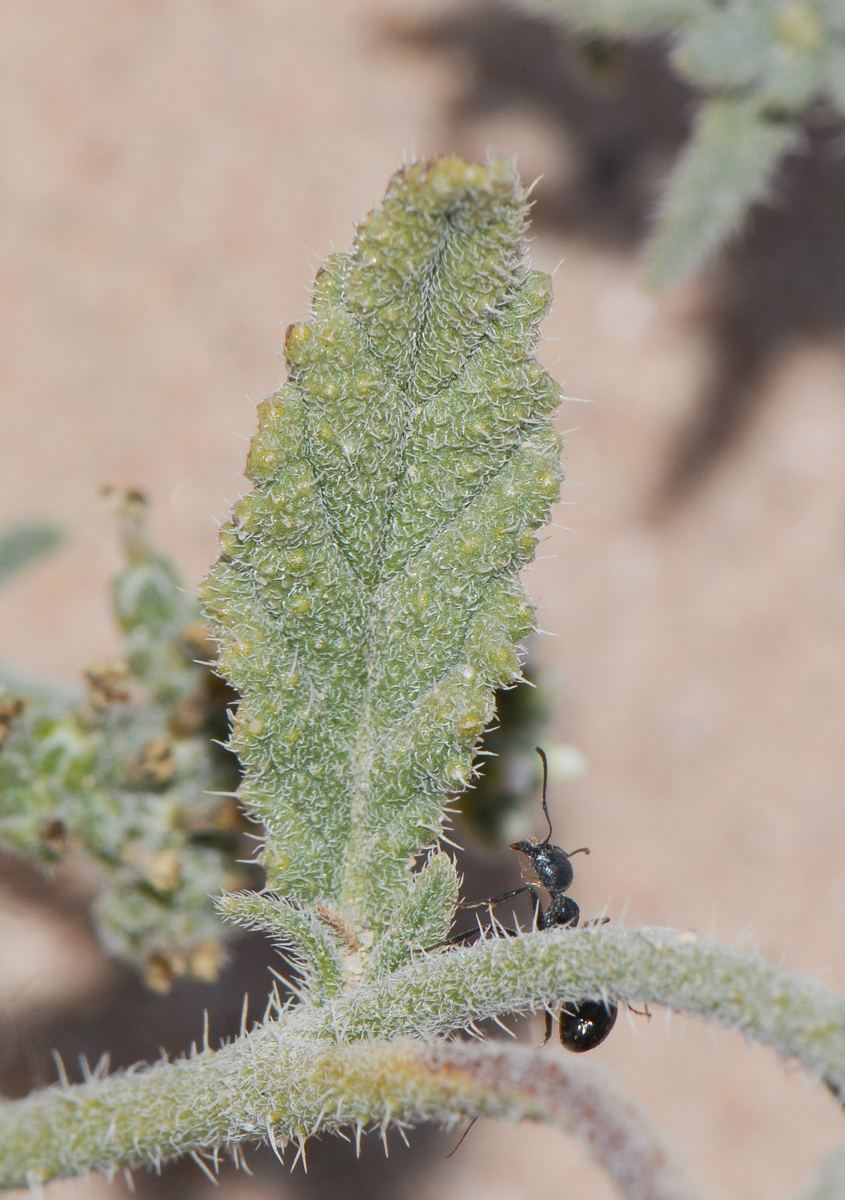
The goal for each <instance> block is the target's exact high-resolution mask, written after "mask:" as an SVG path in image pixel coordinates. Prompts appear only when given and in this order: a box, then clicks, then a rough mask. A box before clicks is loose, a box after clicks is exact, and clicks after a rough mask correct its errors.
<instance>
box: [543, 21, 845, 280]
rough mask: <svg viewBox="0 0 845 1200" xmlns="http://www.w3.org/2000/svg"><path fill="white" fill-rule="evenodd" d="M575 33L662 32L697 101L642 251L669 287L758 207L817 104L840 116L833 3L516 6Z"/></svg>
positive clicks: (843, 62) (844, 55)
mask: <svg viewBox="0 0 845 1200" xmlns="http://www.w3.org/2000/svg"><path fill="white" fill-rule="evenodd" d="M523 3H524V4H526V5H527V6H529V7H531V8H534V9H538V8H539V9H540V10H542V11H544V12H550V13H552V14H554V15H555V16H557V17H559V18H560V19H561V20H562V21H564V22H565V23H566V24H568V25H570V26H571V27H573V28H575V29H576V30H577V31H579V32H581V33H585V34H588V35H600V36H604V37H616V38H622V37H641V36H647V35H653V34H661V33H662V34H667V35H668V36H669V37H670V38H671V40H672V51H671V54H670V61H671V63H672V65H673V67H674V69H675V70H676V71H677V73H678V75H679V76H680V77H681V78H682V79H683V80H685V81H686V82H687V83H689V84H690V85H691V86H692V87H693V88H695V89H696V91H697V92H698V93H699V94H700V96H701V103H700V106H699V111H698V114H697V117H696V121H695V123H694V128H693V133H692V137H691V139H690V142H689V144H688V145H687V146H686V148H685V150H684V151H683V153H682V154H681V157H680V159H679V161H678V163H677V164H676V166H675V169H674V171H673V173H672V174H671V176H670V178H669V180H668V182H667V184H666V188H665V191H664V194H663V196H662V198H661V201H660V203H659V206H658V213H657V221H656V225H655V228H654V231H653V233H652V236H651V239H650V242H649V244H648V246H647V248H646V253H647V257H648V260H649V264H650V270H651V276H652V279H653V280H654V282H655V283H657V284H659V285H663V284H667V283H670V282H672V281H673V280H675V279H677V278H678V277H680V276H681V275H683V274H685V273H686V272H688V271H691V270H693V269H694V268H695V267H697V266H698V265H699V264H700V263H701V262H703V261H704V260H705V259H706V258H707V257H708V256H709V255H710V254H712V252H713V251H714V250H716V249H717V248H718V247H719V246H720V245H722V244H723V243H724V242H725V241H726V240H727V239H728V238H730V237H731V236H732V235H733V234H734V233H735V232H736V231H737V229H738V228H739V227H740V226H741V224H742V221H743V218H744V216H745V215H746V213H747V210H748V208H749V206H750V205H751V204H752V203H754V202H755V201H759V200H764V199H766V198H767V197H768V196H769V194H770V192H771V188H772V180H773V176H774V170H775V167H776V165H777V163H778V161H779V159H780V158H781V157H782V155H783V154H784V152H786V151H787V150H789V149H791V148H795V147H798V146H800V137H801V118H802V116H803V114H804V113H805V112H806V110H807V108H808V106H809V105H810V104H811V103H812V102H813V101H816V100H825V101H827V102H828V103H829V104H831V105H833V106H834V107H836V108H837V109H838V110H839V112H840V113H845V6H843V5H842V3H841V0H725V2H721V0H523Z"/></svg>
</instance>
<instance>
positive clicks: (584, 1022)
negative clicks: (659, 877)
mask: <svg viewBox="0 0 845 1200" xmlns="http://www.w3.org/2000/svg"><path fill="white" fill-rule="evenodd" d="M535 749H536V751H537V753H538V754H539V755H540V759H541V761H542V763H543V813H544V814H545V817H546V822H547V824H548V826H549V832H548V833H547V834H546V836H545V837H544V838H543V840H542V842H538V841H537V839H536V838H526V839H523V840H522V841H519V842H512V843H511V850H517V851H518V852H519V853H520V854H522V855H523V856H524V857H525V859H526V860H527V863H526V866H527V867H528V869H529V870H530V872H531V875H530V876H528V875H525V874H523V878H525V879H526V883H525V884H523V886H522V887H518V888H514V889H513V890H512V891H510V892H504V893H503V894H502V895H501V896H494V897H493V898H492V899H491V900H484V901H482V902H481V903H480V904H478V903H476V904H470V905H466V906H464V907H467V908H479V907H481V906H482V905H491V904H499V903H500V902H501V901H503V900H510V899H511V898H512V897H514V896H520V895H522V894H523V892H528V893H529V895H530V896H531V899H532V901H533V903H534V920H535V923H536V926H537V928H538V929H556V928H557V929H561V928H562V929H574V928H575V927H576V926H577V924H578V922H579V921H580V919H581V910H580V908H579V907H578V905H577V904H576V903H575V901H574V900H573V899H572V897H571V896H567V895H566V892H567V891H568V890H569V888H570V887H571V885H572V881H573V879H574V878H575V872H574V871H573V869H572V863H571V862H570V861H569V860H570V859H571V858H573V857H574V856H575V855H576V854H589V853H590V851H589V849H588V848H587V847H586V846H580V847H579V848H578V849H577V850H569V851H566V850H564V849H563V848H562V847H561V846H555V845H554V843H553V842H552V821H551V817H550V816H549V807H548V803H547V800H546V792H547V789H548V782H549V763H548V759H547V758H546V754H545V751H543V750H541V749H540V747H539V746H536V747H535ZM534 884H539V885H540V886H541V887H542V888H545V890H546V891H547V892H548V895H549V903H548V906H547V907H546V908H545V909H544V908H543V905H542V902H541V900H540V895H539V893H538V892H537V890H536V888H535V887H534V886H533V885H534ZM504 932H506V933H511V932H512V931H511V930H505V931H504ZM471 933H474V931H468V932H467V933H463V934H457V935H455V936H454V937H453V938H450V939H449V941H451V942H457V941H463V940H464V939H465V938H466V937H468V936H470V935H471ZM618 1013H619V1009H618V1007H617V1006H616V1005H615V1004H613V1003H612V1002H611V1001H610V1000H579V1001H577V1002H575V1001H567V1002H565V1003H564V1004H563V1005H562V1006H561V1009H560V1015H559V1018H558V1024H559V1030H560V1040H561V1044H562V1045H563V1046H564V1047H565V1048H566V1049H567V1050H571V1051H572V1052H573V1053H575V1054H583V1053H584V1052H585V1051H586V1050H592V1049H594V1047H596V1046H599V1045H601V1043H602V1042H603V1041H604V1039H605V1038H606V1037H607V1035H608V1034H609V1033H610V1031H611V1029H612V1028H613V1026H614V1025H615V1023H616V1017H617V1015H618ZM553 1022H554V1016H553V1014H552V1012H551V1011H550V1010H549V1009H546V1035H545V1037H544V1038H543V1045H544V1046H545V1044H546V1042H547V1041H548V1040H549V1038H550V1037H551V1035H552V1029H553V1027H554V1026H553Z"/></svg>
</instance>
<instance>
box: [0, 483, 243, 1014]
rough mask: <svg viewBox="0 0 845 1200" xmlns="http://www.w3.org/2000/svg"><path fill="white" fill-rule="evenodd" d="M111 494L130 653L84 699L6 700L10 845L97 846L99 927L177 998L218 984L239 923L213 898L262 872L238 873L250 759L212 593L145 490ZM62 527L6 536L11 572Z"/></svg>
mask: <svg viewBox="0 0 845 1200" xmlns="http://www.w3.org/2000/svg"><path fill="white" fill-rule="evenodd" d="M107 498H108V500H109V502H110V505H111V507H113V508H114V510H115V512H116V514H117V517H118V520H119V524H120V531H121V541H122V545H123V550H124V554H125V557H126V566H125V567H124V569H123V570H122V571H121V572H120V574H119V575H118V576H117V577H116V579H115V580H114V583H113V585H112V603H113V607H114V614H115V618H116V620H117V623H118V625H119V627H120V629H121V632H122V633H123V635H124V639H125V655H124V657H123V658H120V659H110V660H107V661H104V662H99V663H96V664H94V665H92V666H90V667H89V668H88V669H87V670H86V672H85V692H84V695H83V697H82V699H81V701H80V702H79V703H78V704H76V705H73V706H72V707H68V706H66V705H64V704H62V703H61V702H60V701H53V702H52V703H50V702H49V701H47V702H45V701H42V700H39V699H38V698H37V697H31V698H27V697H25V696H22V695H20V694H19V693H12V692H10V691H9V692H7V693H6V698H5V699H4V700H3V703H2V707H0V721H2V735H3V745H2V751H0V842H2V844H3V845H4V846H5V847H6V848H8V849H9V850H11V851H13V852H16V853H18V854H20V855H24V856H26V857H28V858H30V859H31V860H34V861H36V862H39V863H41V864H43V865H45V866H47V865H50V864H54V863H56V862H58V861H59V860H61V859H62V858H64V857H65V856H66V855H67V854H68V853H71V852H74V851H76V852H82V853H84V854H85V855H87V856H88V857H89V858H90V859H91V860H92V861H93V863H95V864H96V866H97V867H98V868H99V870H100V872H101V873H102V876H103V881H102V887H101V888H100V890H99V895H98V897H97V901H96V905H95V920H96V925H97V929H98V932H99V934H100V937H101V938H102V940H103V943H104V945H105V947H106V949H107V950H108V951H109V952H110V953H112V954H114V955H116V956H118V957H120V958H125V959H126V960H128V961H129V962H132V963H135V964H136V965H137V966H138V967H139V968H140V969H141V971H142V972H143V975H144V979H145V981H146V983H147V986H148V987H151V988H152V989H153V990H156V991H164V992H166V991H169V990H170V988H171V986H172V984H173V980H174V979H175V978H177V977H178V976H180V975H185V974H189V975H192V976H194V977H195V978H197V979H202V980H205V981H206V982H213V981H214V980H215V979H216V978H217V976H218V974H219V971H220V967H221V965H222V963H223V961H224V956H225V952H224V948H223V941H224V927H223V925H222V922H221V921H220V920H219V918H218V917H217V916H216V914H215V912H214V909H213V897H214V896H215V895H218V894H219V893H220V891H221V890H223V888H224V887H225V888H229V889H231V888H238V887H241V886H245V885H246V883H248V881H249V874H248V872H247V871H246V870H245V869H244V868H243V867H240V866H238V859H239V858H243V857H244V845H243V832H244V828H245V819H244V817H243V815H242V814H241V812H240V810H239V808H238V805H237V803H236V801H235V799H234V796H233V792H234V789H235V788H236V787H237V782H238V769H237V761H236V759H235V758H234V756H233V755H231V754H230V753H229V752H228V751H227V750H225V749H224V748H223V746H222V745H221V742H222V741H223V740H225V739H226V737H227V732H228V726H227V717H226V708H227V705H228V704H231V703H232V700H233V696H232V694H231V692H229V691H228V689H227V688H226V685H225V684H224V683H223V681H222V680H220V679H219V678H218V677H217V676H216V675H215V674H214V673H213V671H212V670H211V669H210V668H211V667H212V666H213V656H214V654H215V646H214V644H213V643H212V642H210V641H209V640H208V635H207V633H206V630H205V626H204V625H203V624H202V622H201V620H200V616H199V609H198V607H197V604H196V602H195V601H194V600H192V599H190V598H189V597H188V596H187V595H186V593H185V591H184V588H183V587H182V586H181V583H180V580H179V576H178V574H177V573H176V571H175V569H174V567H173V566H172V564H171V563H170V562H169V560H168V559H167V558H165V557H164V556H162V555H160V554H157V553H156V552H155V550H154V549H153V548H152V546H151V545H150V543H149V541H148V537H147V530H146V523H145V503H146V502H145V500H144V498H143V496H141V495H140V493H138V492H127V493H124V494H120V493H116V492H113V491H112V492H109V493H108V494H107ZM48 534H50V530H49V527H46V526H45V527H19V528H17V529H15V530H12V531H11V532H10V533H8V534H6V536H5V538H4V539H3V540H2V541H0V571H2V569H3V567H4V565H5V564H6V563H7V562H8V563H9V564H10V565H9V566H8V567H7V573H8V572H11V571H12V570H14V569H15V567H16V566H23V565H24V563H25V562H26V561H28V560H31V559H32V558H34V557H36V555H38V554H41V553H44V552H45V551H46V550H47V549H49V548H52V547H53V546H54V545H55V544H56V542H57V540H58V539H57V535H56V534H55V533H53V534H52V536H48ZM4 555H5V557H4ZM197 659H204V660H205V661H204V662H203V661H197Z"/></svg>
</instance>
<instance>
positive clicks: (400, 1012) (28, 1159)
mask: <svg viewBox="0 0 845 1200" xmlns="http://www.w3.org/2000/svg"><path fill="white" fill-rule="evenodd" d="M589 995H592V996H602V995H605V996H611V997H614V998H619V999H623V1000H632V1001H636V1000H639V1001H643V1000H645V1001H647V1002H650V1003H655V1004H664V1005H667V1006H669V1007H672V1008H675V1009H678V1010H680V1011H685V1012H691V1013H697V1014H699V1015H701V1016H704V1017H707V1018H709V1019H711V1020H715V1021H718V1022H720V1023H721V1024H723V1025H725V1026H727V1027H728V1028H731V1029H737V1030H742V1031H743V1032H745V1033H746V1034H747V1035H749V1036H751V1037H754V1038H756V1039H757V1040H759V1041H762V1042H765V1043H767V1044H768V1045H770V1046H772V1047H774V1049H775V1050H777V1051H778V1052H779V1053H780V1054H782V1055H784V1056H786V1057H795V1058H798V1059H799V1060H800V1061H801V1062H802V1063H803V1064H804V1066H805V1067H807V1068H808V1069H809V1070H811V1071H812V1072H814V1073H816V1074H820V1075H823V1076H824V1077H825V1078H826V1079H827V1080H830V1081H832V1082H833V1083H834V1084H835V1085H837V1086H838V1087H840V1088H842V1087H845V1001H843V1000H842V998H841V997H839V996H836V995H835V994H833V993H831V992H829V991H827V990H826V989H825V988H823V987H821V985H819V984H817V983H815V982H813V981H809V980H806V979H802V978H801V977H800V976H796V975H793V974H790V973H789V972H787V971H782V970H779V969H778V968H775V967H770V966H767V965H766V964H765V963H763V962H761V961H760V960H759V959H756V958H751V957H749V956H745V955H741V954H738V953H736V952H734V951H731V950H725V949H723V948H721V947H719V946H716V945H714V944H712V943H709V942H699V941H696V940H694V939H692V938H691V937H690V936H689V935H679V934H677V933H675V932H673V931H671V930H660V929H643V930H626V929H610V930H599V929H582V930H577V931H571V930H562V931H559V932H544V933H530V934H525V935H523V936H521V937H517V938H502V939H497V940H490V941H486V942H483V943H480V944H478V945H476V946H472V947H469V948H466V949H461V950H450V951H445V952H440V953H436V954H431V955H427V956H423V955H421V956H419V957H418V958H417V960H416V961H415V962H414V963H413V964H412V965H411V966H409V967H406V968H404V969H402V970H400V971H397V972H395V973H394V974H393V975H392V976H390V977H389V979H387V980H385V981H383V982H382V983H381V985H380V986H377V985H364V986H361V987H359V988H357V989H356V990H355V991H354V992H352V993H349V994H348V995H346V996H341V997H335V998H333V999H332V1000H330V1001H329V1002H328V1003H326V1004H325V1005H323V1006H322V1007H319V1008H317V1007H314V1006H312V1005H302V1006H301V1007H300V1008H299V1009H297V1010H294V1011H293V1012H292V1013H290V1014H288V1015H285V1016H284V1017H283V1018H282V1019H281V1020H279V1021H271V1022H269V1023H267V1024H266V1025H264V1026H261V1027H260V1028H258V1029H256V1030H255V1031H253V1032H252V1033H250V1034H246V1035H244V1036H243V1037H242V1038H240V1039H239V1040H238V1041H237V1042H235V1043H233V1044H232V1045H230V1046H227V1047H225V1048H223V1049H222V1050H219V1051H216V1052H213V1051H210V1050H209V1051H206V1052H205V1053H203V1054H201V1055H199V1056H198V1057H196V1058H194V1059H189V1060H185V1061H182V1062H177V1063H162V1064H159V1065H157V1066H154V1067H151V1068H148V1069H146V1070H138V1071H135V1072H130V1073H129V1074H126V1075H122V1076H116V1077H113V1078H111V1079H107V1080H103V1081H98V1082H92V1083H89V1084H84V1085H81V1086H79V1087H71V1088H65V1089H60V1088H51V1089H48V1090H47V1091H45V1092H42V1093H41V1094H39V1095H36V1096H33V1097H30V1098H28V1099H26V1100H21V1101H17V1102H14V1103H9V1104H6V1105H4V1106H2V1107H0V1186H6V1187H9V1186H15V1185H19V1184H21V1183H25V1182H27V1177H28V1176H29V1177H31V1178H40V1179H49V1178H52V1177H56V1176H68V1175H74V1174H79V1173H81V1172H84V1171H88V1170H100V1169H106V1168H109V1167H114V1166H120V1165H123V1164H127V1163H132V1162H138V1161H141V1160H144V1159H147V1160H152V1161H158V1160H161V1159H162V1158H165V1157H167V1156H169V1155H172V1154H177V1153H184V1152H186V1151H191V1150H198V1149H203V1148H213V1147H216V1146H221V1145H225V1144H232V1143H237V1142H240V1141H246V1140H255V1139H260V1138H263V1137H266V1136H267V1135H268V1132H269V1133H270V1134H272V1136H273V1137H274V1139H282V1140H285V1139H289V1138H304V1137H306V1136H307V1135H308V1134H310V1133H313V1132H317V1131H319V1130H321V1129H328V1130H330V1129H335V1128H338V1127H340V1126H342V1125H344V1124H356V1123H366V1122H368V1121H373V1120H377V1121H380V1120H388V1119H391V1118H402V1117H403V1114H404V1115H405V1118H407V1119H416V1117H415V1116H414V1112H415V1110H413V1108H410V1107H409V1108H407V1109H404V1108H400V1107H397V1106H395V1103H394V1098H393V1097H392V1096H384V1095H381V1094H380V1093H379V1092H378V1085H377V1084H375V1083H374V1084H372V1085H371V1084H369V1083H367V1079H368V1078H369V1067H367V1068H366V1070H363V1071H362V1073H361V1074H360V1075H358V1076H355V1080H356V1081H357V1082H355V1081H353V1082H349V1080H348V1078H347V1076H343V1078H344V1079H345V1080H347V1082H346V1083H343V1086H341V1085H340V1084H338V1081H337V1070H338V1068H337V1064H338V1063H342V1062H343V1061H345V1060H344V1059H343V1058H342V1056H340V1057H338V1055H339V1053H340V1051H339V1048H338V1046H337V1045H336V1043H337V1042H347V1043H348V1042H360V1043H363V1042H368V1041H369V1043H370V1044H369V1046H368V1047H362V1050H361V1052H362V1054H363V1055H364V1056H366V1054H367V1053H368V1052H369V1051H370V1050H372V1047H373V1043H374V1039H375V1038H378V1039H383V1038H397V1037H408V1036H409V1035H420V1034H422V1035H424V1036H430V1035H432V1034H435V1033H443V1032H446V1031H448V1030H451V1029H457V1028H460V1027H462V1026H464V1025H466V1024H467V1023H469V1022H470V1021H472V1020H473V1019H476V1018H479V1017H484V1016H492V1015H494V1014H495V1013H497V1012H508V1011H515V1010H520V1009H521V1010H526V1009H532V1008H538V1007H542V1006H543V1005H546V1004H553V1003H554V1002H555V1001H556V1000H560V999H564V998H572V997H584V996H589ZM349 1061H350V1062H351V1061H356V1062H357V1061H359V1060H357V1059H354V1060H353V1059H350V1060H349ZM364 1061H365V1058H362V1059H361V1060H360V1062H361V1063H363V1062H364ZM349 1078H351V1077H349ZM373 1089H375V1090H373ZM409 1103H410V1102H409ZM450 1111H456V1110H454V1109H448V1108H447V1109H445V1110H440V1111H438V1112H437V1113H436V1115H438V1116H444V1115H446V1114H447V1113H448V1112H450ZM457 1111H464V1110H463V1109H459V1110H457ZM420 1115H423V1114H421V1113H417V1116H420ZM428 1115H435V1113H434V1110H431V1112H430V1113H429V1114H428Z"/></svg>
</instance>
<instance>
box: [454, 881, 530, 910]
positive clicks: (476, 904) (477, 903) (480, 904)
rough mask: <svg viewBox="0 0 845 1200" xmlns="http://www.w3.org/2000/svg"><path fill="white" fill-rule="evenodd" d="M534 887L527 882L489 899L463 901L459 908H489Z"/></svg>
mask: <svg viewBox="0 0 845 1200" xmlns="http://www.w3.org/2000/svg"><path fill="white" fill-rule="evenodd" d="M531 890H532V889H531V888H530V887H528V885H527V884H525V885H524V886H523V887H518V888H514V889H513V891H510V892H502V894H501V895H500V896H491V897H490V899H489V900H472V901H470V902H469V903H465V902H464V901H461V902H460V903H459V904H458V908H487V907H488V905H490V904H501V902H502V901H503V900H510V899H512V898H513V897H514V896H521V895H522V893H523V892H530V891H531Z"/></svg>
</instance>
